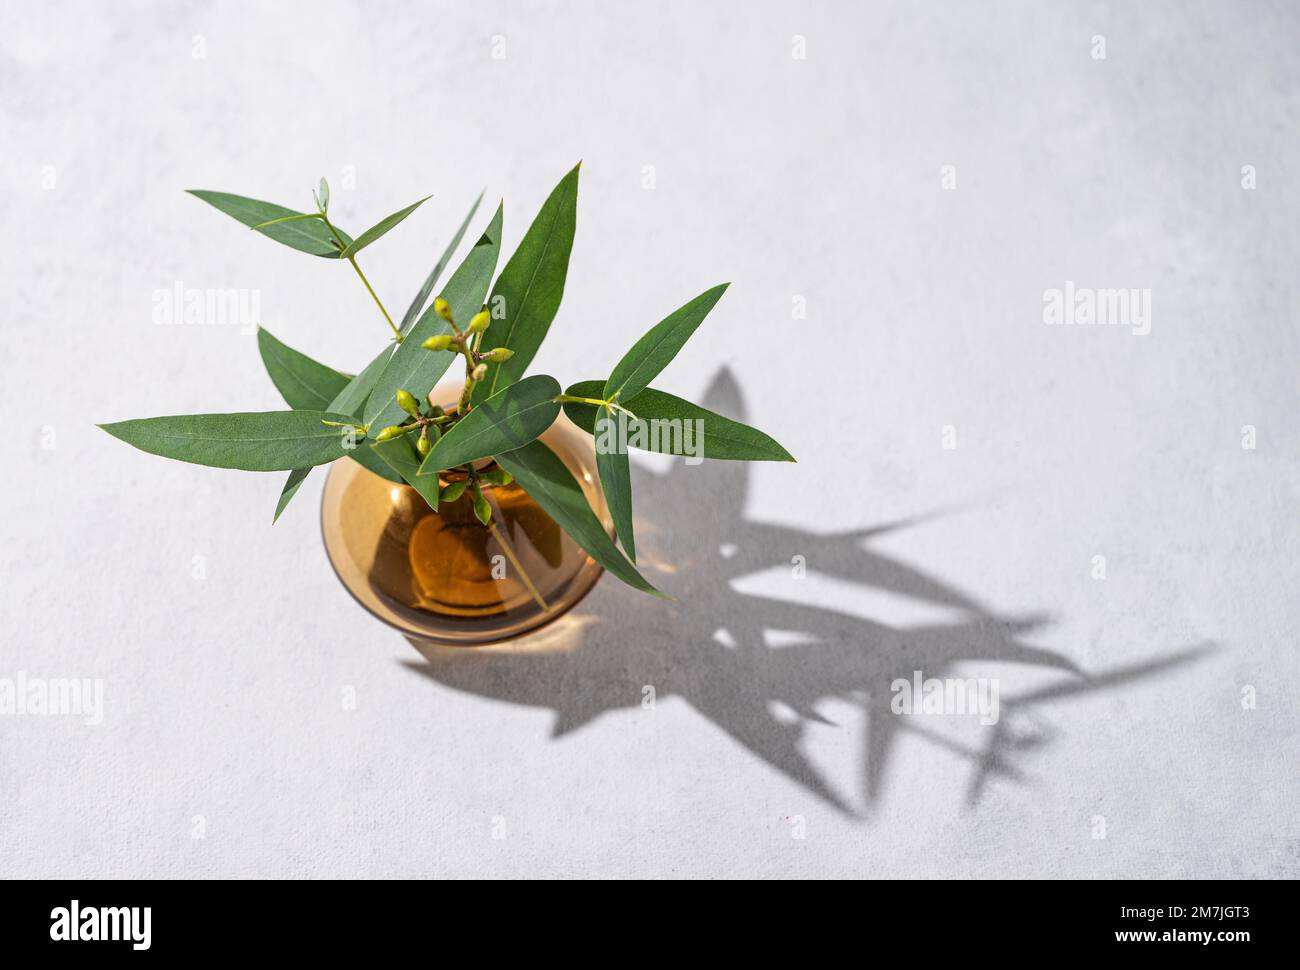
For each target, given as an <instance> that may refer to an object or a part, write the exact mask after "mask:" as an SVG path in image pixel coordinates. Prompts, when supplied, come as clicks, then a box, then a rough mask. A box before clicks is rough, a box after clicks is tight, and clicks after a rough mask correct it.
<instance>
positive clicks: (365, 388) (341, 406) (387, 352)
mask: <svg viewBox="0 0 1300 970" xmlns="http://www.w3.org/2000/svg"><path fill="white" fill-rule="evenodd" d="M392 356H393V344H389V345H387V346H386V347H384V349H383V350H381V351H380V352H379V353H378V354H377V355H376V356H375V359H374V360H372V361H371V362H370V363H368V364H367V365H366V366H365V368H364V369H363V370H362V371H361V373H360V374H358V375H357V376H356V377H354V378H352V380H350V381H349V382H348V386H347V387H345V388H343V390H342V391H341V392H339V396H338V397H336V398H335V399H334V400H333V401H331V402H330V408H329V409H330V410H331V411H338V412H340V413H342V414H350V415H351V416H352V418H353V420H357V421H359V420H360V419H361V409H362V407H363V406H364V405H365V403H366V398H367V397H369V396H370V391H371V389H372V388H373V387H374V386H375V382H376V381H377V380H379V375H380V374H382V373H383V372H384V368H385V367H387V366H388V361H389V359H390V358H391V357H392ZM349 454H350V455H351V457H352V459H353V461H355V462H357V463H358V464H359V465H361V466H362V467H363V468H366V469H368V470H370V471H372V472H374V473H375V474H376V475H378V476H379V477H380V478H386V479H387V480H388V481H390V482H393V483H395V484H401V481H402V476H400V475H398V474H397V473H396V472H394V471H393V470H392V469H391V468H389V467H388V463H387V462H385V461H383V460H382V459H380V457H379V456H378V455H376V454H375V453H374V452H373V451H372V450H371V449H370V448H353V449H352V451H351V452H350V453H349Z"/></svg>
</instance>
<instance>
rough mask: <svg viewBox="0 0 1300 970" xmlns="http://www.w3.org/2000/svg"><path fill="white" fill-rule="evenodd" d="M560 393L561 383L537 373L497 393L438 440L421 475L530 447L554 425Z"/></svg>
mask: <svg viewBox="0 0 1300 970" xmlns="http://www.w3.org/2000/svg"><path fill="white" fill-rule="evenodd" d="M559 393H560V382H559V381H557V380H556V379H555V378H554V377H548V376H547V375H545V374H537V375H534V376H533V377H529V378H527V379H526V380H522V381H520V382H519V383H518V384H512V385H510V386H509V387H507V388H506V389H505V390H504V391H501V392H499V393H497V394H494V395H493V396H492V397H490V398H488V399H487V400H486V401H484V402H483V403H482V404H480V405H478V407H476V408H474V409H473V410H472V411H470V412H469V414H467V415H465V417H463V418H461V420H460V421H458V422H456V424H455V425H454V426H453V427H452V429H451V430H450V431H448V432H447V433H446V434H444V435H443V436H442V438H441V439H439V441H438V443H437V444H436V445H434V446H433V450H432V451H430V452H429V456H428V457H427V458H425V459H424V464H423V465H422V466H421V468H420V474H421V475H434V474H436V473H437V472H439V471H441V470H442V469H444V468H455V467H456V466H457V465H463V464H465V463H466V462H470V461H477V460H478V459H480V458H486V457H488V456H489V455H497V454H500V453H501V452H503V451H512V450H513V449H515V448H519V447H522V446H523V445H526V444H528V442H530V441H532V440H533V439H534V438H536V437H537V436H538V435H539V434H541V433H542V432H543V431H545V430H546V429H547V428H549V427H550V426H551V425H552V424H553V423H554V422H555V419H556V417H557V416H558V415H559V413H560V405H559V404H558V403H557V402H556V400H555V398H556V396H557V395H558V394H559Z"/></svg>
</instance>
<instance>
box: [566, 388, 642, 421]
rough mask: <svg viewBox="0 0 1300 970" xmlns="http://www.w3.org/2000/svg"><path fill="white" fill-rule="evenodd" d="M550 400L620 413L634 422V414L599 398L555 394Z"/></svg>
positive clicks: (619, 405)
mask: <svg viewBox="0 0 1300 970" xmlns="http://www.w3.org/2000/svg"><path fill="white" fill-rule="evenodd" d="M551 400H552V401H555V402H556V403H557V404H565V403H569V404H590V405H591V406H592V407H598V408H609V409H610V410H611V411H622V412H623V413H624V414H626V415H627V416H628V417H629V418H632V419H633V420H634V421H635V420H636V415H635V414H633V413H632V412H631V411H629V410H628V409H627V408H625V407H623V406H622V405H621V404H615V403H614V402H613V401H602V400H600V399H599V398H594V397H578V396H576V395H574V394H557V395H555V397H553V398H551Z"/></svg>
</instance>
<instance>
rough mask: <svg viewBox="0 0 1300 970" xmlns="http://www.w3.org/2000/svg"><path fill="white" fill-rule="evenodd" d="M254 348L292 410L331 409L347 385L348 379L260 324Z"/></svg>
mask: <svg viewBox="0 0 1300 970" xmlns="http://www.w3.org/2000/svg"><path fill="white" fill-rule="evenodd" d="M257 349H258V351H260V352H261V354H262V363H263V364H265V365H266V372H267V373H268V374H270V375H271V381H272V382H273V383H274V384H275V387H276V390H278V391H279V392H280V396H281V397H282V398H284V401H285V403H286V404H288V405H289V407H291V408H293V409H294V410H295V411H302V410H312V409H315V410H317V411H328V410H332V408H331V407H330V405H331V404H332V403H333V401H334V399H335V398H336V397H337V396H338V395H339V394H340V393H341V392H342V390H343V388H345V387H346V386H347V385H348V381H349V378H347V377H345V376H344V375H343V374H340V373H339V372H338V371H336V370H335V369H334V368H332V367H326V366H325V365H324V364H320V363H317V362H316V361H314V360H312V359H311V358H310V357H308V356H307V355H306V354H303V353H299V352H298V351H296V350H294V349H293V348H292V347H289V346H287V345H286V344H283V343H281V342H280V341H279V340H277V339H276V338H275V337H274V336H272V334H271V333H270V331H268V330H263V329H262V328H261V327H258V329H257Z"/></svg>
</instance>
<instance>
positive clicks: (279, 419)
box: [100, 411, 350, 472]
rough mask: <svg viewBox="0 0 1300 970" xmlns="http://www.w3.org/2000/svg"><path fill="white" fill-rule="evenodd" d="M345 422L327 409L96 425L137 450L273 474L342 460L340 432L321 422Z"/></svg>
mask: <svg viewBox="0 0 1300 970" xmlns="http://www.w3.org/2000/svg"><path fill="white" fill-rule="evenodd" d="M348 420H350V418H349V416H348V415H346V414H337V413H334V412H330V411H252V412H243V413H237V414H181V415H173V416H169V417H162V418H139V419H137V420H134V421H118V422H116V423H115V424H101V425H100V427H101V428H103V429H104V430H105V431H107V432H108V433H109V434H111V435H113V436H114V437H115V438H120V439H122V440H123V441H125V442H126V443H127V444H129V445H134V446H135V447H137V448H139V449H140V450H141V451H147V452H149V453H150V454H153V455H162V456H163V457H164V458H175V459H177V460H179V461H188V462H193V463H194V464H196V465H211V466H213V467H214V468H240V469H243V470H244V471H251V472H274V471H290V470H292V469H298V468H308V467H310V466H312V465H323V464H325V463H326V462H331V461H333V460H334V459H336V458H342V457H343V455H344V454H346V449H345V448H344V447H343V435H342V432H341V431H340V430H339V429H338V428H331V427H327V426H326V425H324V424H322V423H321V422H322V421H348Z"/></svg>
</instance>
